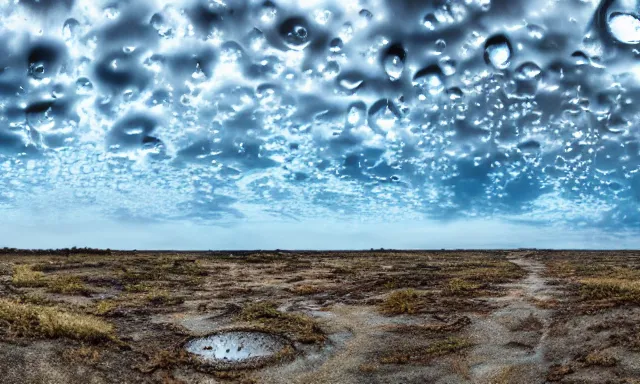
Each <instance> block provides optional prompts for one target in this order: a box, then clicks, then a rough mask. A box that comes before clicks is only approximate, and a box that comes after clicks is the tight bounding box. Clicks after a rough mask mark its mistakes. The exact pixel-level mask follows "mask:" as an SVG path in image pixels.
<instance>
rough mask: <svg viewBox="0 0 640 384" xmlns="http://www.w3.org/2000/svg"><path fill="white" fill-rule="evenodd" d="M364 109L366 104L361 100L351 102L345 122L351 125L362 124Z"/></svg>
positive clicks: (365, 109)
mask: <svg viewBox="0 0 640 384" xmlns="http://www.w3.org/2000/svg"><path fill="white" fill-rule="evenodd" d="M366 111H367V106H366V104H365V103H363V102H362V101H358V102H355V103H353V104H351V105H350V106H349V110H348V112H347V123H348V124H349V125H351V126H358V125H361V124H363V123H364V118H365V114H366Z"/></svg>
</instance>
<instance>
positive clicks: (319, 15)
mask: <svg viewBox="0 0 640 384" xmlns="http://www.w3.org/2000/svg"><path fill="white" fill-rule="evenodd" d="M331 16H333V13H331V11H329V10H327V9H323V10H316V11H315V12H314V13H313V18H314V20H315V21H316V23H318V24H320V25H325V24H327V23H328V22H329V19H331Z"/></svg>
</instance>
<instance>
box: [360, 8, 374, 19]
mask: <svg viewBox="0 0 640 384" xmlns="http://www.w3.org/2000/svg"><path fill="white" fill-rule="evenodd" d="M358 14H359V15H360V17H362V18H363V19H365V20H367V21H369V20H371V19H372V18H373V14H372V13H371V12H369V10H367V9H363V10H361V11H360V13H358Z"/></svg>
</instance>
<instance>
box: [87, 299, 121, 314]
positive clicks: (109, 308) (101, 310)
mask: <svg viewBox="0 0 640 384" xmlns="http://www.w3.org/2000/svg"><path fill="white" fill-rule="evenodd" d="M118 307H119V304H118V302H116V301H113V300H102V301H100V302H98V304H96V307H95V309H94V310H93V313H94V314H95V315H98V316H106V315H109V314H111V313H112V312H113V311H114V310H115V309H117V308H118Z"/></svg>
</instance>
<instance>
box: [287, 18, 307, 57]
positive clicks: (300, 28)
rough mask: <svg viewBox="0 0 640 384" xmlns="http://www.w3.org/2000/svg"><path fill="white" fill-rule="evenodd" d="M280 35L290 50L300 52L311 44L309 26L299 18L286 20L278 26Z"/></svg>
mask: <svg viewBox="0 0 640 384" xmlns="http://www.w3.org/2000/svg"><path fill="white" fill-rule="evenodd" d="M280 35H281V36H282V40H283V41H284V43H285V45H286V46H287V47H289V48H290V49H295V50H298V51H301V50H303V49H305V48H306V47H307V46H308V45H309V43H310V42H311V36H310V32H309V25H308V24H307V22H306V20H305V19H303V18H301V17H293V18H290V19H287V20H286V21H285V22H283V23H282V24H281V25H280Z"/></svg>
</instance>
